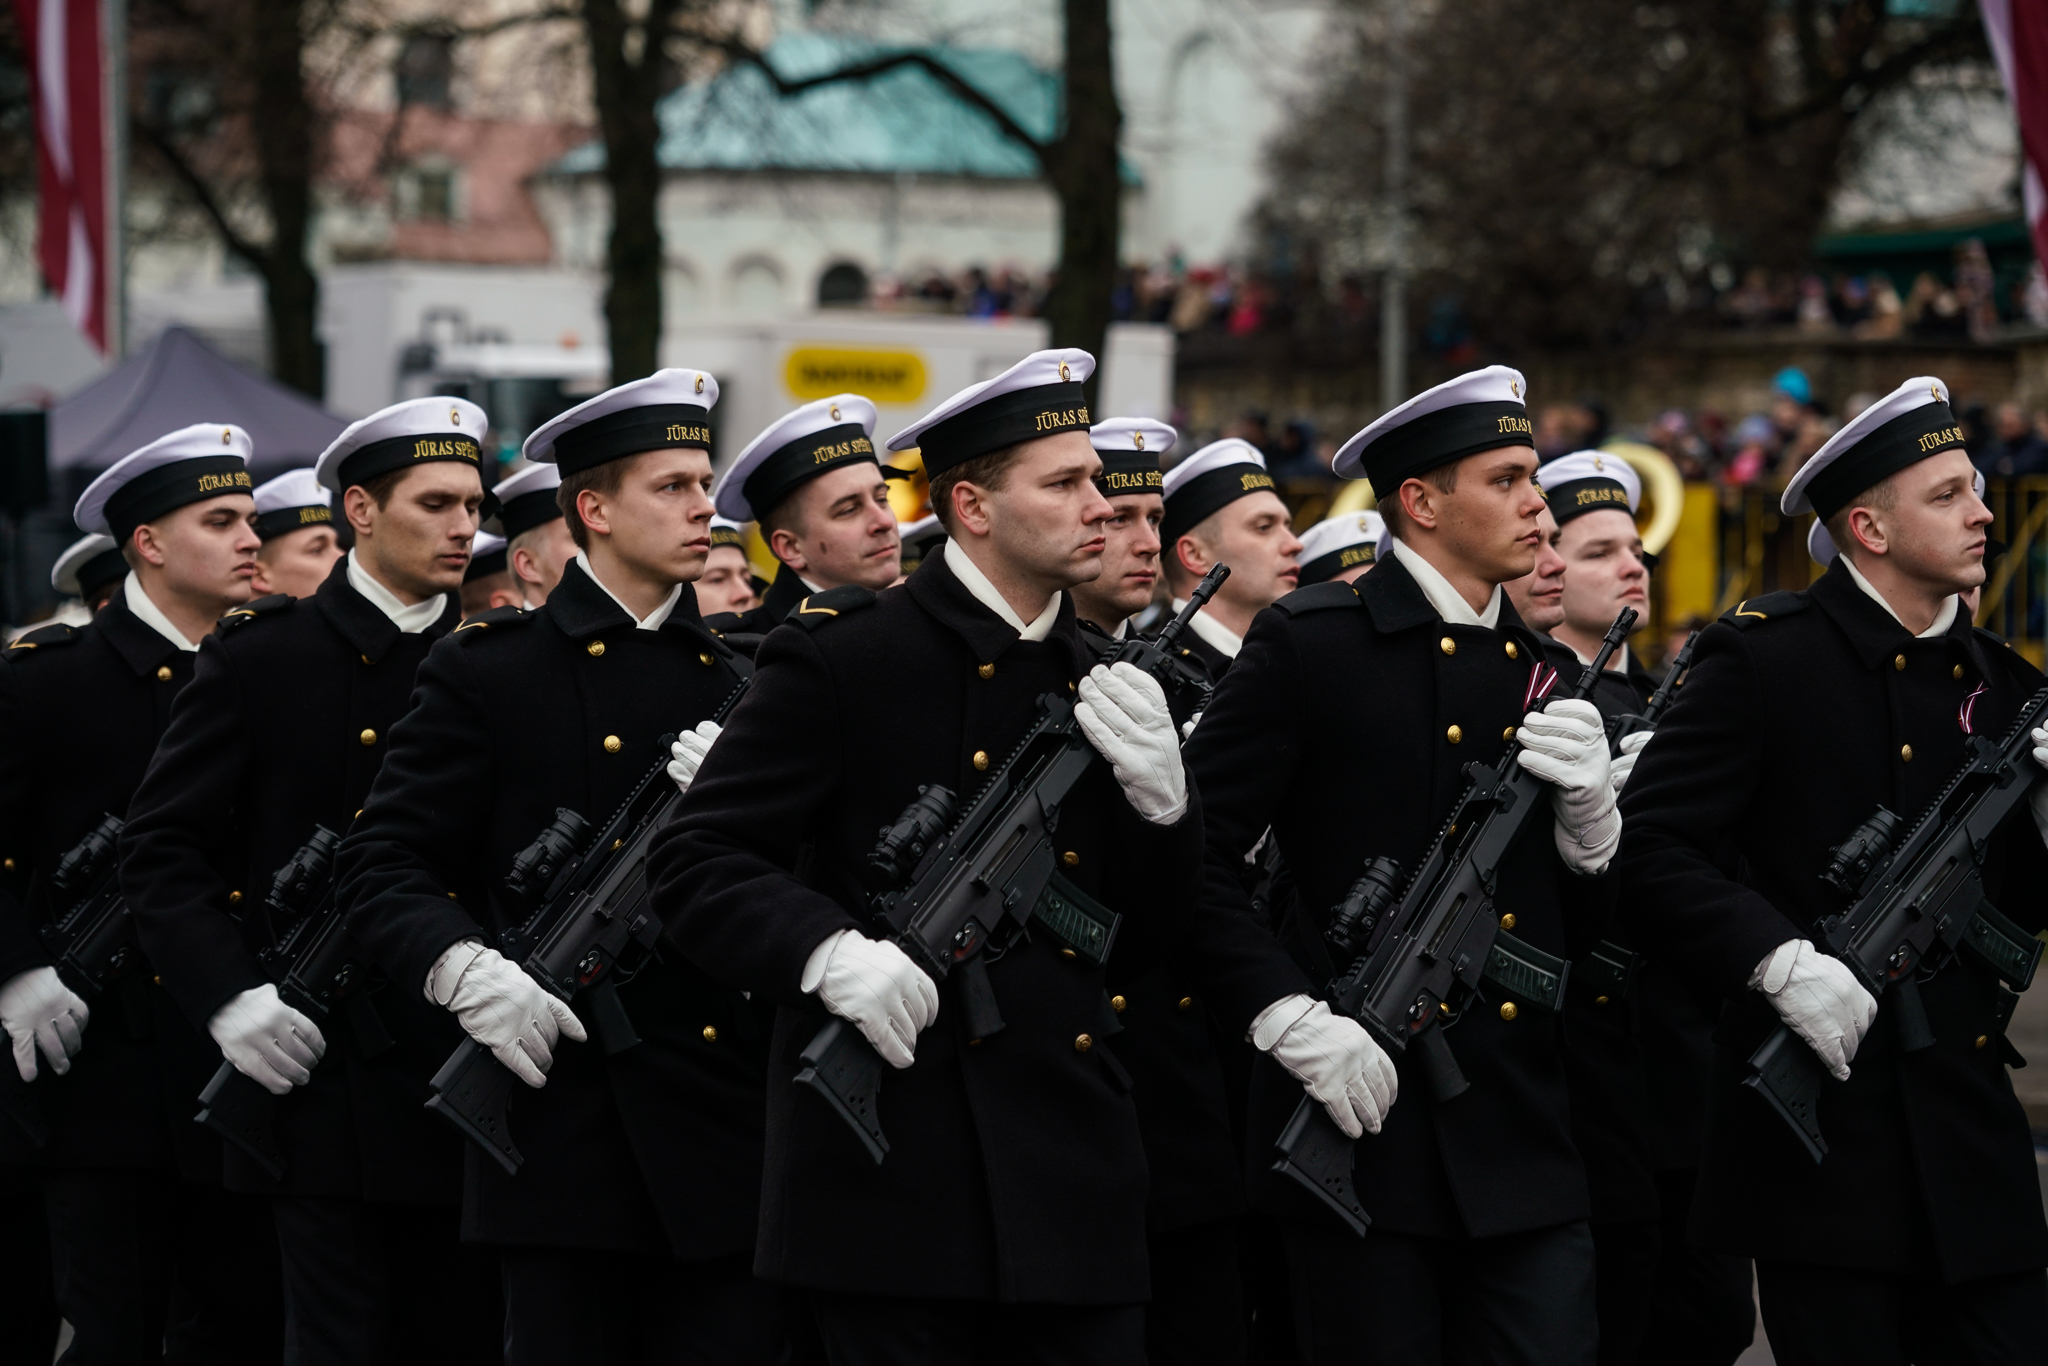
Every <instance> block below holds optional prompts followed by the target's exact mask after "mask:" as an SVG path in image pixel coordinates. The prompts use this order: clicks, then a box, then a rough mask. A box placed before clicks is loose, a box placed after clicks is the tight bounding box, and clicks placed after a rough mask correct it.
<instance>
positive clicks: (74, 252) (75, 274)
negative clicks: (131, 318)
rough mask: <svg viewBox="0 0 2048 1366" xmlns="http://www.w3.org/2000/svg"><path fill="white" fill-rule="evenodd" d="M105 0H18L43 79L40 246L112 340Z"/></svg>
mask: <svg viewBox="0 0 2048 1366" xmlns="http://www.w3.org/2000/svg"><path fill="white" fill-rule="evenodd" d="M101 3H102V0H14V8H15V13H16V14H17V15H18V16H19V17H20V20H21V28H22V45H23V47H24V48H25V49H26V50H27V51H28V53H29V54H30V68H31V70H32V72H33V77H34V86H35V110H36V160H37V164H38V170H39V171H40V172H41V176H40V182H41V192H42V212H41V218H40V223H39V227H38V237H39V241H38V245H37V255H38V257H39V258H40V259H41V262H42V267H43V278H44V279H45V280H47V281H48V282H49V285H50V288H51V289H52V290H54V291H55V292H56V293H57V294H58V295H59V296H60V297H62V298H63V300H64V311H65V312H66V313H68V314H70V316H71V321H72V322H74V323H76V324H77V325H78V330H79V331H81V332H83V333H85V335H86V336H87V337H88V338H90V339H91V340H92V344H93V345H94V346H96V347H98V348H99V349H100V350H101V351H105V350H106V349H107V322H108V316H109V308H108V300H109V294H110V286H111V284H112V272H111V271H110V270H109V269H108V251H107V200H108V194H107V169H108V143H109V141H110V139H109V137H108V131H109V130H108V128H107V73H108V68H109V66H110V63H109V62H108V60H107V53H106V44H105V43H104V42H103V41H102V35H101V31H100V30H101Z"/></svg>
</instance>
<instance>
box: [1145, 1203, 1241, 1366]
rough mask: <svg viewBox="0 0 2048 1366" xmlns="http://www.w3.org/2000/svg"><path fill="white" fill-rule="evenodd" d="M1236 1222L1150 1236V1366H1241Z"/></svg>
mask: <svg viewBox="0 0 2048 1366" xmlns="http://www.w3.org/2000/svg"><path fill="white" fill-rule="evenodd" d="M1237 1239H1238V1220H1236V1219H1215V1220H1211V1221H1210V1222H1208V1223H1205V1224H1189V1225H1187V1226H1185V1227H1182V1228H1176V1229H1166V1230H1163V1231H1160V1232H1155V1233H1150V1234H1148V1235H1147V1237H1146V1240H1145V1243H1146V1247H1147V1250H1148V1253H1149V1255H1150V1258H1151V1262H1152V1302H1151V1303H1150V1304H1148V1305H1146V1306H1145V1357H1146V1360H1147V1361H1148V1362H1149V1363H1150V1366H1211V1364H1212V1363H1213V1366H1242V1364H1243V1362H1244V1359H1245V1314H1244V1290H1243V1287H1242V1286H1241V1284H1240V1283H1239V1280H1238V1274H1237Z"/></svg>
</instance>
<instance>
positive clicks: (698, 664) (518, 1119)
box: [339, 562, 765, 1260]
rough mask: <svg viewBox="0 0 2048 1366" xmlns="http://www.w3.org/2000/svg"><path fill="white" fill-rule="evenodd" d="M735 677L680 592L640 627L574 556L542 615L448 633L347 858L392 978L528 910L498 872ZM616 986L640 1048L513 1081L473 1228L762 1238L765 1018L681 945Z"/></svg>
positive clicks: (409, 977) (485, 621)
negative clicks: (511, 1157) (649, 624)
mask: <svg viewBox="0 0 2048 1366" xmlns="http://www.w3.org/2000/svg"><path fill="white" fill-rule="evenodd" d="M738 681H739V672H738V671H737V670H736V669H735V667H734V657H733V655H732V653H731V651H729V650H728V649H727V648H726V647H725V645H724V644H723V643H722V642H721V641H720V640H719V639H718V638H717V637H716V636H713V635H712V634H711V633H710V632H709V631H706V630H705V629H704V627H703V625H702V623H701V621H700V620H699V618H698V615H697V605H696V596H695V594H694V593H693V592H692V590H691V589H690V587H689V586H688V585H687V584H686V585H684V587H683V591H682V596H681V598H680V600H679V601H678V602H677V603H676V606H675V609H674V611H673V613H672V614H671V615H670V617H669V618H668V620H667V621H666V622H665V623H664V624H663V625H662V627H661V628H660V629H659V630H656V631H642V630H638V629H637V628H636V627H635V626H634V624H633V621H632V620H631V619H630V618H629V617H628V616H627V615H626V612H625V610H624V609H623V608H621V607H620V606H619V605H618V604H617V603H616V602H614V601H613V600H612V598H611V596H610V595H609V594H607V593H606V592H605V591H604V590H603V589H602V588H601V587H599V586H598V585H597V584H596V583H595V582H593V581H592V580H591V579H590V577H589V576H588V575H587V574H585V573H584V571H583V568H582V566H581V564H580V563H575V562H572V563H571V564H570V565H569V567H568V569H567V570H566V571H564V573H563V575H562V582H561V584H560V585H559V586H558V587H557V588H556V589H555V591H554V592H552V593H550V594H549V595H548V600H547V603H546V605H545V606H543V607H541V608H539V609H537V610H535V611H532V612H522V611H518V610H516V609H512V608H501V609H498V610H496V611H493V612H487V613H484V614H483V615H482V616H479V617H474V618H471V619H470V620H469V621H467V622H465V623H463V625H462V626H461V627H460V628H458V629H457V630H456V631H455V632H454V633H453V634H452V635H450V636H449V637H448V638H447V639H446V640H443V641H441V642H440V643H438V644H437V645H435V647H434V648H433V650H432V651H431V652H429V654H428V656H427V662H426V663H425V664H424V665H423V666H422V667H421V669H420V672H419V683H418V691H417V692H416V694H415V696H414V699H413V707H412V710H411V711H409V712H408V713H407V714H406V715H405V717H404V718H403V719H402V720H400V721H399V723H398V724H397V725H396V726H394V727H392V732H391V748H390V753H389V755H387V756H386V758H385V761H384V766H383V768H382V769H380V770H379V771H378V774H377V779H376V782H375V783H374V784H373V785H372V787H371V789H370V798H369V800H368V802H367V803H365V805H364V807H363V813H362V815H361V816H359V817H358V818H357V819H356V823H355V827H354V829H353V830H352V832H351V833H350V835H349V837H348V839H347V840H346V841H345V842H344V843H343V846H342V852H341V856H340V860H339V862H340V866H341V878H342V883H341V896H342V899H343V901H344V902H345V904H346V906H347V908H348V913H349V917H350V920H349V924H350V927H351V929H352V931H353V932H354V934H355V935H356V937H357V939H358V941H359V942H361V943H362V944H363V946H364V947H365V948H366V949H367V950H368V951H369V952H370V953H371V954H372V956H374V957H375V958H376V960H377V961H378V962H379V963H380V964H381V965H382V966H383V968H384V970H385V972H386V973H388V974H389V975H390V977H391V978H392V981H393V988H394V989H395V990H399V991H409V992H414V993H419V992H421V991H422V989H423V986H424V984H425V982H426V980H427V974H428V972H429V970H430V969H431V968H432V967H433V964H434V961H435V960H436V959H437V958H439V957H440V956H441V954H442V953H443V952H444V951H445V950H446V949H448V948H449V947H450V946H451V945H453V944H455V943H457V942H459V941H461V940H464V939H470V938H482V939H483V940H485V941H486V942H487V943H493V944H495V943H496V936H497V935H498V934H499V933H500V932H502V931H503V930H505V929H507V928H509V927H510V926H512V925H513V924H515V923H518V922H519V921H521V920H523V919H524V918H525V910H524V908H523V907H521V906H520V905H518V904H517V903H515V902H513V901H512V900H511V898H510V896H509V894H508V893H507V892H506V890H505V887H504V877H505V874H506V872H507V871H508V870H509V868H510V867H511V863H512V858H513V856H514V855H515V854H517V853H518V852H519V851H520V850H521V849H522V848H524V847H525V846H526V845H527V844H528V843H529V842H530V841H531V840H532V839H533V838H534V836H535V835H537V834H539V833H540V831H541V830H542V829H543V828H544V827H546V826H547V825H548V823H549V822H550V821H551V820H553V819H554V816H555V810H556V808H557V807H567V808H569V809H571V810H573V811H576V812H579V813H580V814H582V815H583V816H584V817H585V818H586V819H587V820H589V821H590V823H591V824H592V826H593V827H597V828H601V827H602V826H603V825H604V823H605V822H606V821H607V820H608V819H609V818H610V816H611V815H612V813H613V811H614V810H616V809H617V807H618V806H619V804H620V803H621V802H622V801H623V800H624V799H625V797H626V795H627V793H628V792H629V791H630V790H631V789H632V788H633V786H634V784H636V783H638V782H639V781H640V779H641V778H642V777H643V776H645V775H646V774H647V772H648V771H649V769H650V768H651V767H652V766H654V765H655V764H657V763H665V762H666V761H667V759H668V751H667V750H666V748H665V747H663V746H662V745H661V744H660V743H659V742H660V737H661V736H662V735H664V734H666V733H671V732H679V731H682V730H686V729H688V728H689V727H691V726H693V725H695V724H696V723H697V722H699V721H702V720H705V719H707V718H709V717H710V716H711V714H712V713H713V712H714V711H716V710H717V708H718V705H719V703H720V702H722V701H724V700H725V698H726V697H727V696H728V695H729V694H730V693H731V692H732V690H733V688H734V687H735V686H736V685H737V683H738ZM663 781H666V779H663ZM619 996H620V998H621V1000H622V1002H623V1004H624V1006H625V1009H626V1013H627V1015H628V1016H629V1017H630V1018H631V1020H632V1023H633V1027H634V1030H635V1031H636V1032H637V1033H638V1034H639V1036H640V1038H641V1040H642V1042H641V1043H640V1044H639V1045H638V1046H636V1047H633V1048H630V1049H627V1050H626V1051H624V1052H620V1053H616V1054H612V1055H609V1056H607V1055H606V1054H605V1053H604V1051H603V1049H602V1047H601V1045H600V1041H599V1038H598V1036H597V1034H596V1033H595V1032H593V1033H592V1035H591V1040H590V1042H588V1043H584V1044H578V1043H574V1042H571V1041H570V1040H568V1039H566V1038H565V1039H563V1040H561V1041H560V1042H559V1043H557V1045H556V1047H555V1054H554V1067H553V1070H552V1071H550V1072H549V1073H548V1079H547V1085H546V1086H545V1087H543V1088H541V1089H539V1090H532V1089H529V1088H527V1087H526V1086H525V1085H523V1084H522V1085H519V1086H518V1087H516V1088H515V1091H514V1096H513V1101H512V1109H511V1119H510V1123H511V1126H512V1133H513V1138H514V1139H515V1141H516V1142H517V1143H518V1145H519V1147H520V1150H521V1151H522V1152H523V1153H524V1154H525V1156H526V1162H525V1165H524V1166H523V1167H521V1168H520V1170H519V1173H518V1174H517V1175H516V1176H510V1177H508V1176H506V1175H505V1174H504V1173H503V1172H502V1171H501V1170H500V1168H499V1167H498V1166H497V1164H496V1163H495V1162H494V1161H493V1160H491V1159H490V1158H487V1157H485V1156H483V1155H482V1154H481V1153H479V1152H476V1151H470V1152H469V1153H468V1154H467V1165H466V1168H465V1173H466V1174H465V1181H464V1189H463V1236H464V1237H465V1238H466V1239H469V1240H472V1241H478V1242H484V1243H493V1244H501V1245H524V1246H541V1247H578V1248H594V1249H607V1250H613V1251H628V1252H648V1253H655V1254H664V1255H671V1256H675V1257H678V1258H684V1259H688V1260H705V1259H709V1258H712V1257H720V1256H726V1255H730V1254H734V1253H738V1252H743V1251H745V1250H746V1249H748V1248H750V1247H752V1246H753V1239H754V1215H755V1210H756V1208H757V1205H758V1200H759V1194H760V1183H761V1182H760V1173H761V1044H762V1043H763V1042H765V1031H764V1030H762V1029H759V1028H756V1022H755V1019H754V1016H753V1012H752V1010H751V1008H750V1007H749V1006H748V1004H747V1002H746V1001H745V1000H744V999H743V998H742V997H740V996H739V995H738V994H737V993H734V992H731V991H728V990H726V989H725V988H724V987H722V986H720V985H719V984H717V983H716V982H714V981H712V980H711V979H710V978H708V977H706V976H705V975H704V974H703V973H702V972H700V971H698V970H697V969H696V968H694V967H692V966H691V965H690V964H689V963H688V962H687V961H685V960H684V959H683V958H682V956H681V955H679V954H674V953H668V952H664V953H662V954H661V955H660V956H659V957H658V958H657V959H656V960H655V961H652V962H650V963H649V964H647V965H646V966H645V967H644V968H642V969H641V970H640V972H639V973H638V975H636V976H634V977H633V979H632V980H631V981H630V982H627V983H625V984H624V985H623V986H622V987H621V988H620V990H619ZM572 1008H574V1006H573V1003H572ZM584 1024H585V1026H586V1028H587V1027H589V1025H590V1019H589V1017H588V1016H587V1015H586V1016H585V1017H584Z"/></svg>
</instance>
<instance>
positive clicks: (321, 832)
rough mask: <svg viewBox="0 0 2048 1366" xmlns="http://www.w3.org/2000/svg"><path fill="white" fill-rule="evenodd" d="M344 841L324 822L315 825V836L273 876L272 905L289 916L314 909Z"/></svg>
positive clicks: (272, 907)
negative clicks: (335, 854)
mask: <svg viewBox="0 0 2048 1366" xmlns="http://www.w3.org/2000/svg"><path fill="white" fill-rule="evenodd" d="M340 845H341V836H339V835H337V834H335V833H334V832H333V831H332V830H329V829H328V828H327V827H326V826H324V825H316V826H314V827H313V835H312V838H310V839H308V840H307V841H306V842H305V843H304V844H302V845H300V846H299V849H298V852H297V853H295V854H293V855H292V856H291V858H290V859H289V860H288V861H286V863H285V865H284V867H282V868H280V869H278V870H277V872H276V874H275V875H274V876H273V877H272V878H271V879H270V897H269V901H270V906H271V909H272V910H274V911H276V912H278V913H279V914H280V915H285V916H301V915H304V914H305V913H306V912H307V911H310V910H312V909H313V903H314V902H315V901H316V900H318V899H319V896H320V893H321V892H322V891H324V890H325V889H326V886H327V879H328V876H329V874H331V873H332V872H333V871H334V851H335V850H336V849H337V848H339V847H340Z"/></svg>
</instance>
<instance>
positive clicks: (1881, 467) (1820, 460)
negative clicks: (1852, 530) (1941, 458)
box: [1778, 375, 1963, 522]
mask: <svg viewBox="0 0 2048 1366" xmlns="http://www.w3.org/2000/svg"><path fill="white" fill-rule="evenodd" d="M1962 444H1963V425H1962V423H1960V422H1958V421H1956V415H1955V414H1954V413H1953V412H1952V411H1950V409H1949V406H1948V386H1947V385H1946V384H1943V383H1942V382H1941V381H1940V380H1938V379H1936V378H1935V377H1934V376H1932V375H1921V376H1920V377H1918V378H1917V379H1909V380H1907V381H1906V382H1905V383H1904V384H1901V385H1900V386H1899V387H1898V388H1896V389H1894V390H1892V391H1891V392H1890V393H1889V394H1886V395H1885V396H1884V397H1883V398H1881V399H1879V400H1878V401H1877V402H1875V403H1873V404H1871V405H1870V406H1869V407H1868V408H1865V409H1864V410H1863V411H1862V412H1860V413H1858V414H1856V416H1855V417H1853V418H1851V419H1849V421H1847V422H1845V423H1843V424H1842V430H1840V431H1839V432H1836V433H1835V434H1834V435H1833V436H1831V437H1829V438H1828V439H1827V444H1826V445H1824V446H1822V447H1821V448H1820V449H1819V450H1817V451H1815V452H1814V453H1813V456H1812V458H1810V459H1809V460H1808V461H1807V462H1806V463H1805V464H1804V465H1801V466H1800V467H1799V473H1797V474H1795V475H1793V476H1792V482H1791V483H1789V484H1787V485H1786V486H1785V496H1784V497H1783V498H1781V499H1780V500H1779V501H1778V506H1779V509H1780V510H1781V511H1783V512H1784V513H1785V515H1786V516H1788V517H1789V516H1793V515H1795V514H1797V513H1801V512H1805V511H1808V510H1809V509H1811V510H1812V512H1813V513H1814V515H1815V516H1817V517H1819V518H1820V520H1821V521H1823V522H1825V521H1826V520H1827V519H1828V518H1830V517H1832V516H1834V515H1835V514H1836V513H1838V512H1840V511H1841V510H1842V509H1843V508H1845V507H1847V506H1849V504H1850V503H1852V502H1853V501H1855V498H1856V495H1857V494H1859V493H1862V492H1863V491H1864V490H1865V489H1867V488H1870V487H1871V486H1872V485H1875V484H1879V483H1882V482H1883V481H1884V480H1886V479H1889V478H1890V477H1891V476H1892V475H1894V474H1897V473H1898V472H1899V471H1900V470H1902V469H1905V468H1906V467H1907V466H1908V465H1917V464H1919V463H1920V462H1921V461H1922V460H1925V459H1927V458H1928V457H1929V456H1931V455H1937V454H1939V453H1940V452H1942V451H1945V450H1952V449H1957V448H1960V447H1961V446H1962Z"/></svg>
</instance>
